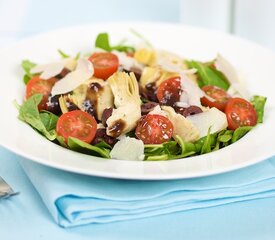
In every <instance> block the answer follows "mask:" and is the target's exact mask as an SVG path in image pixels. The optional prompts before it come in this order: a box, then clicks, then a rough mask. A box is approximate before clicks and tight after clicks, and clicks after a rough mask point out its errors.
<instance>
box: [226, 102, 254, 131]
mask: <svg viewBox="0 0 275 240" xmlns="http://www.w3.org/2000/svg"><path fill="white" fill-rule="evenodd" d="M225 114H226V117H227V122H228V129H231V130H235V129H236V128H238V127H241V126H254V125H256V123H257V113H256V111H255V109H254V107H253V106H252V104H251V103H250V102H248V101H246V100H245V99H243V98H230V99H229V100H228V102H227V105H226V107H225Z"/></svg>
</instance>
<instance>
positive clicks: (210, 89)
mask: <svg viewBox="0 0 275 240" xmlns="http://www.w3.org/2000/svg"><path fill="white" fill-rule="evenodd" d="M202 90H203V91H204V92H205V94H206V95H208V96H209V97H211V98H213V99H214V100H215V101H211V100H210V99H209V98H207V97H202V98H201V103H202V105H204V106H207V107H215V108H218V109H219V110H221V111H224V110H225V107H226V104H227V102H228V100H229V99H230V98H231V96H230V95H229V94H228V93H227V92H226V91H224V90H223V89H222V88H219V87H216V86H211V85H208V86H204V87H202Z"/></svg>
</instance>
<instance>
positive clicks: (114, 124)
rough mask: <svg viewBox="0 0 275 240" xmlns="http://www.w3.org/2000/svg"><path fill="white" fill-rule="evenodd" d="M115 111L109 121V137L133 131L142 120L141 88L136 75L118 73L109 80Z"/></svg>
mask: <svg viewBox="0 0 275 240" xmlns="http://www.w3.org/2000/svg"><path fill="white" fill-rule="evenodd" d="M108 83H109V85H110V87H111V89H112V92H113V94H114V97H115V100H114V104H115V107H116V108H115V109H113V112H112V115H111V116H110V117H109V118H108V120H107V122H106V123H107V135H109V136H112V137H118V136H120V135H121V134H125V133H127V132H130V131H131V130H133V129H134V128H135V127H136V125H137V122H138V120H139V119H140V118H141V107H140V106H141V101H140V97H139V88H138V83H137V80H136V77H135V75H134V73H130V75H128V74H127V73H125V72H117V73H115V74H113V75H112V76H111V77H109V79H108Z"/></svg>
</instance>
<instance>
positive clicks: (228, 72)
mask: <svg viewBox="0 0 275 240" xmlns="http://www.w3.org/2000/svg"><path fill="white" fill-rule="evenodd" d="M215 67H216V68H217V69H218V70H219V71H221V72H222V73H223V74H224V75H225V76H226V78H227V79H228V81H229V82H230V84H231V85H230V87H229V89H228V90H227V92H228V93H229V94H230V95H231V96H233V97H243V98H245V99H250V97H251V96H250V94H249V92H248V91H247V89H246V87H245V86H244V83H242V82H241V81H240V80H241V79H240V77H239V74H238V72H237V71H236V69H235V68H234V66H233V65H232V64H231V63H230V62H229V61H227V60H226V59H225V58H224V57H223V56H222V55H220V54H218V55H217V57H216V61H215Z"/></svg>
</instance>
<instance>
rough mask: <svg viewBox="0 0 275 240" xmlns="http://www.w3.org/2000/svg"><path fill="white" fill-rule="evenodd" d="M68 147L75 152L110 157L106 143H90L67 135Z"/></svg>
mask: <svg viewBox="0 0 275 240" xmlns="http://www.w3.org/2000/svg"><path fill="white" fill-rule="evenodd" d="M68 147H69V148H70V149H71V150H74V151H77V152H81V153H85V154H89V155H93V156H98V157H103V158H110V149H109V147H108V144H106V145H105V144H100V145H91V144H88V143H86V142H83V141H81V140H79V139H77V138H73V137H69V139H68Z"/></svg>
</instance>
